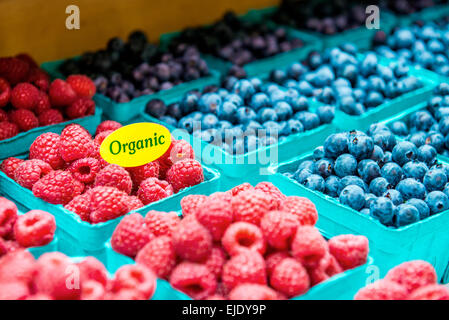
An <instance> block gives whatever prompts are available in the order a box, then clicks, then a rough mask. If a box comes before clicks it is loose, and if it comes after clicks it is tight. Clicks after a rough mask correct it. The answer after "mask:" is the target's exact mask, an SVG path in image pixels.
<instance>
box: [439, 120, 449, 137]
mask: <svg viewBox="0 0 449 320" xmlns="http://www.w3.org/2000/svg"><path fill="white" fill-rule="evenodd" d="M438 127H439V129H440V132H441V134H442V135H444V136H446V135H447V134H448V133H449V117H443V118H441V119H440V121H439V122H438Z"/></svg>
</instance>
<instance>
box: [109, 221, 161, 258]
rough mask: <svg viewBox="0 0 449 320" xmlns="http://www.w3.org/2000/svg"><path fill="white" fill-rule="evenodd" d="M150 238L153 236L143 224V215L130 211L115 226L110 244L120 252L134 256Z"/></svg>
mask: <svg viewBox="0 0 449 320" xmlns="http://www.w3.org/2000/svg"><path fill="white" fill-rule="evenodd" d="M152 238H154V236H153V234H152V233H151V232H149V231H148V229H147V228H146V226H145V225H144V219H143V217H142V216H141V215H140V214H138V213H131V214H130V215H127V216H125V217H124V218H123V219H122V221H120V223H119V224H118V225H117V227H116V228H115V230H114V233H113V234H112V238H111V246H112V248H113V249H114V250H115V251H117V252H119V253H121V254H124V255H126V256H129V257H134V256H136V254H137V252H139V250H140V249H142V248H143V247H144V246H145V245H146V244H147V243H148V242H149V241H150V240H151V239H152Z"/></svg>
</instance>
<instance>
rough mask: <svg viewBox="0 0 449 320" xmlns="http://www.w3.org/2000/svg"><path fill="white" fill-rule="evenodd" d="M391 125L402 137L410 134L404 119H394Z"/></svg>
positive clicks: (394, 131) (395, 132)
mask: <svg viewBox="0 0 449 320" xmlns="http://www.w3.org/2000/svg"><path fill="white" fill-rule="evenodd" d="M389 127H390V129H391V131H392V132H393V133H394V134H395V135H398V136H401V137H405V136H406V135H408V127H407V125H406V124H405V122H404V121H400V120H397V121H393V122H392V123H390V125H389Z"/></svg>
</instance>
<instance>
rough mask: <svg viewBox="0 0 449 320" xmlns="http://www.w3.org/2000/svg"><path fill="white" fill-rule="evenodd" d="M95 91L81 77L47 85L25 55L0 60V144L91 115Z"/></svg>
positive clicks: (93, 87) (83, 77) (42, 72)
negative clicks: (35, 130)
mask: <svg viewBox="0 0 449 320" xmlns="http://www.w3.org/2000/svg"><path fill="white" fill-rule="evenodd" d="M95 91H96V88H95V84H94V83H93V82H92V80H91V79H90V78H88V77H86V76H83V75H73V76H70V77H68V78H67V80H62V79H56V80H54V81H53V82H50V78H49V76H48V75H47V74H46V73H45V71H43V70H42V69H40V68H39V67H38V65H37V63H36V62H35V61H34V60H33V59H32V58H31V57H30V56H28V55H27V54H20V55H17V56H15V57H2V58H0V141H1V140H5V139H9V138H12V137H14V136H15V135H17V134H19V133H20V132H24V131H28V130H31V129H34V128H36V127H42V126H48V125H52V124H57V123H61V122H64V121H67V120H72V119H77V118H81V117H84V116H87V115H92V114H94V113H95V102H94V101H93V100H92V97H93V95H94V94H95Z"/></svg>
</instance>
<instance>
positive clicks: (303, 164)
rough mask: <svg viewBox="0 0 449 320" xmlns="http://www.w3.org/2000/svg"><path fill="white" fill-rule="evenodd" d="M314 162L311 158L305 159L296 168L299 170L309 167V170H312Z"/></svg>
mask: <svg viewBox="0 0 449 320" xmlns="http://www.w3.org/2000/svg"><path fill="white" fill-rule="evenodd" d="M314 164H315V162H314V161H312V160H305V161H303V162H301V163H300V164H299V166H298V168H297V170H299V171H301V170H302V169H309V170H310V171H312V170H313V166H314Z"/></svg>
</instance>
